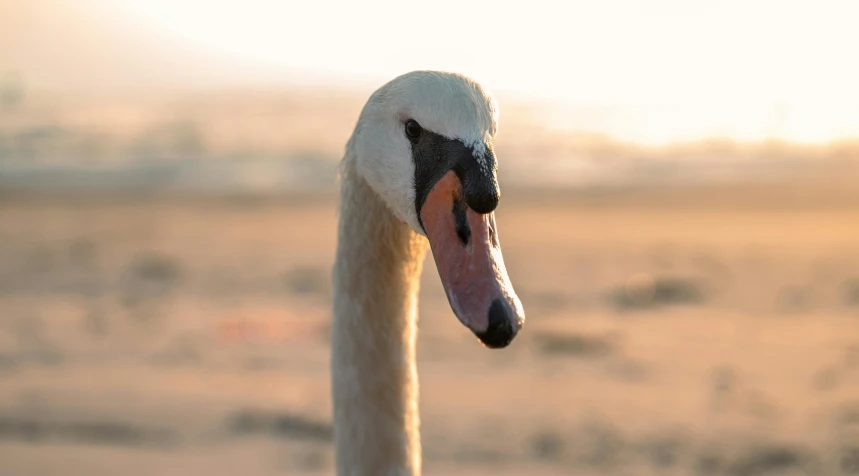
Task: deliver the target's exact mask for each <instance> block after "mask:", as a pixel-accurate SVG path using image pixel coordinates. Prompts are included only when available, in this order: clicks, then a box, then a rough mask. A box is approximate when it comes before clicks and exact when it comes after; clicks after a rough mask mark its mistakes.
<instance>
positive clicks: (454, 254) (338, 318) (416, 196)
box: [331, 70, 525, 476]
mask: <svg viewBox="0 0 859 476" xmlns="http://www.w3.org/2000/svg"><path fill="white" fill-rule="evenodd" d="M498 113H499V111H498V104H497V101H496V100H495V98H494V96H493V95H492V94H491V93H489V92H488V91H487V90H486V89H485V88H484V87H483V86H482V85H481V84H480V83H479V82H477V81H476V80H474V79H472V78H471V77H468V76H465V75H463V74H460V73H454V72H445V71H428V70H420V71H412V72H409V73H405V74H403V75H400V76H398V77H396V78H394V79H392V80H390V81H389V82H387V83H385V84H384V85H382V86H381V87H380V88H379V89H377V90H376V91H375V92H374V93H372V94H371V95H370V97H369V99H368V100H367V102H366V104H365V105H364V107H363V109H362V110H361V113H360V115H359V116H358V120H357V122H356V125H355V128H354V131H353V132H352V135H351V137H350V138H349V140H348V141H347V142H346V147H345V153H344V156H343V158H342V160H341V161H340V169H339V177H338V179H339V180H338V181H339V187H340V198H339V209H338V228H337V247H336V252H335V260H334V266H333V270H332V281H333V303H332V325H331V392H332V393H331V397H332V407H333V408H332V413H333V426H334V448H335V465H336V471H337V475H338V476H419V475H420V474H421V443H420V431H419V426H420V417H419V413H418V375H417V367H416V362H415V345H416V338H417V304H418V291H419V284H420V283H419V281H420V275H421V272H422V267H423V263H424V258H425V256H426V253H427V249H429V250H431V252H432V256H433V259H434V262H435V265H436V268H437V270H438V274H439V278H440V279H441V282H442V285H443V288H444V291H445V294H446V296H447V298H448V301H449V304H450V307H451V309H452V311H453V314H455V316H456V317H457V318H458V319H459V321H460V322H461V323H462V324H463V325H464V326H465V327H466V328H467V329H469V330H470V331H471V332H472V333H473V334H474V335H475V336H476V337H477V340H479V341H480V342H482V343H483V345H484V346H486V347H488V348H492V349H500V348H504V347H507V346H508V345H509V344H510V343H511V341H513V339H514V337H515V336H516V335H517V333H518V332H519V330H520V329H522V327H523V325H524V323H525V312H524V309H523V307H522V303H521V301H520V300H519V298H518V296H517V295H516V293H515V291H514V289H513V286H512V284H511V282H510V278H509V277H508V274H507V270H506V268H505V265H504V259H503V256H502V254H501V248H500V242H499V236H498V230H497V226H496V222H495V215H494V213H493V212H494V211H495V209H496V207H497V206H498V203H499V200H500V198H501V190H500V187H499V184H498V174H497V171H498V160H497V157H496V155H495V151H494V148H493V144H494V140H495V137H496V133H497V130H498V117H499V114H498Z"/></svg>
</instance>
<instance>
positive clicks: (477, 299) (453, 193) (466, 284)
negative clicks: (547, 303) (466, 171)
mask: <svg viewBox="0 0 859 476" xmlns="http://www.w3.org/2000/svg"><path fill="white" fill-rule="evenodd" d="M493 208H494V207H493ZM420 216H421V221H422V222H423V226H424V230H425V231H426V234H427V238H429V242H430V248H432V254H433V258H434V259H435V264H436V267H437V268H438V274H439V276H440V277H441V282H442V285H443V286H444V290H445V293H446V294H447V299H448V301H449V302H450V306H451V308H452V309H453V312H454V314H456V317H457V318H459V320H460V321H461V322H462V323H463V324H464V325H465V326H466V327H468V328H469V329H470V330H471V331H472V332H474V334H475V335H476V336H477V337H478V339H480V341H481V342H482V343H483V344H484V345H486V346H487V347H490V348H502V347H506V346H507V345H509V344H510V342H511V341H512V340H513V338H514V337H516V334H517V333H518V332H519V329H521V328H522V326H523V324H524V323H525V311H524V310H523V309H522V303H521V302H520V301H519V298H518V297H517V296H516V293H515V292H514V291H513V286H512V285H511V284H510V278H509V277H508V276H507V270H506V269H505V267H504V259H503V257H502V256H501V247H500V245H499V242H498V229H497V228H496V226H495V215H494V213H492V212H491V211H490V212H489V213H483V214H481V213H477V212H475V211H474V210H472V209H471V208H469V207H468V205H467V204H466V202H465V200H464V198H463V196H462V183H461V181H460V179H459V178H458V177H457V175H456V174H455V173H454V172H453V171H450V172H448V173H447V174H446V175H444V176H443V177H442V178H441V179H440V180H439V181H438V182H437V183H436V184H435V185H434V186H433V188H432V189H431V190H430V192H429V194H428V196H427V198H426V201H425V202H424V204H423V206H422V207H421V210H420Z"/></svg>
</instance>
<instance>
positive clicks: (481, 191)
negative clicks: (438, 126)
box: [407, 121, 501, 234]
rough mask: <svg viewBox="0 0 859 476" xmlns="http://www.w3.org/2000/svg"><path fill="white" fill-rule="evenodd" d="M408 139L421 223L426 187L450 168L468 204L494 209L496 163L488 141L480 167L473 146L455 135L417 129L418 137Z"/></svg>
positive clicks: (498, 192) (497, 194)
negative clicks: (410, 147)
mask: <svg viewBox="0 0 859 476" xmlns="http://www.w3.org/2000/svg"><path fill="white" fill-rule="evenodd" d="M407 122H408V121H407ZM409 140H410V142H411V143H412V159H413V160H414V163H415V211H417V214H418V221H419V222H420V224H421V226H423V221H422V220H421V208H422V207H423V204H424V202H425V201H426V198H427V196H428V195H429V193H430V190H432V187H433V186H434V185H435V184H436V182H438V181H439V179H441V178H442V177H444V175H445V174H446V173H448V172H449V171H451V170H453V171H454V173H456V176H457V177H459V180H460V181H461V182H462V196H463V198H464V200H465V203H466V204H467V205H468V207H469V208H471V209H472V210H474V211H475V212H477V213H482V214H483V213H490V212H492V211H493V210H495V207H497V206H498V200H499V199H500V197H501V190H500V189H499V187H498V178H497V176H496V170H497V168H498V164H497V161H496V159H495V153H494V152H493V151H492V148H491V147H490V146H489V145H488V144H487V148H486V151H485V152H484V153H483V155H482V156H481V161H482V162H483V163H484V166H483V167H481V164H480V163H479V162H478V160H477V158H475V156H474V150H473V149H472V148H471V147H468V146H466V145H465V144H464V143H463V142H462V141H461V140H459V139H448V138H447V137H444V136H442V135H439V134H436V133H434V132H432V131H429V130H427V129H421V132H420V136H419V137H417V138H414V139H413V138H411V137H409ZM469 234H470V231H469Z"/></svg>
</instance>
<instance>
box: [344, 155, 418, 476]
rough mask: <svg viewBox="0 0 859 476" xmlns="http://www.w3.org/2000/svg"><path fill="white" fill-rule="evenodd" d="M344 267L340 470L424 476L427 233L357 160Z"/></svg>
mask: <svg viewBox="0 0 859 476" xmlns="http://www.w3.org/2000/svg"><path fill="white" fill-rule="evenodd" d="M340 198H341V203H340V224H339V229H338V240H337V241H338V243H337V254H336V259H335V266H334V316H333V324H332V342H331V344H332V361H331V365H332V379H333V380H332V393H333V403H334V427H335V430H334V439H335V451H336V460H337V474H338V475H339V476H347V475H348V476H370V475H373V476H394V475H396V476H406V475H408V476H417V475H419V474H420V466H421V454H420V436H419V431H418V427H419V416H418V378H417V369H416V366H415V339H416V332H417V322H416V321H417V316H416V310H417V294H418V288H419V280H420V274H421V268H422V266H423V258H424V256H425V254H426V240H425V239H423V238H422V237H420V236H419V235H417V234H416V233H414V232H413V231H412V230H411V228H409V227H408V226H407V225H406V224H404V223H403V222H401V221H400V220H398V219H397V218H396V217H394V215H393V214H392V212H391V211H390V210H389V209H388V208H387V207H386V206H385V204H384V203H383V202H382V200H381V198H380V197H379V196H378V195H377V194H376V193H375V192H374V191H373V190H372V189H371V188H370V186H369V185H368V184H367V183H366V182H365V181H364V180H363V178H361V177H360V176H359V175H358V174H357V173H356V172H355V170H354V167H353V166H352V163H351V162H349V161H348V160H347V161H345V163H344V170H343V173H342V177H341V197H340Z"/></svg>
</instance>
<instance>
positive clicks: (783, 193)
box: [0, 0, 859, 476]
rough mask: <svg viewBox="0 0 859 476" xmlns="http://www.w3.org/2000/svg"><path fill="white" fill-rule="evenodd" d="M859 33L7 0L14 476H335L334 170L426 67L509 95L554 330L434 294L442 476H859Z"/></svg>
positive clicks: (585, 15) (425, 314) (436, 438)
mask: <svg viewBox="0 0 859 476" xmlns="http://www.w3.org/2000/svg"><path fill="white" fill-rule="evenodd" d="M857 15H859V6H856V5H855V3H854V2H850V1H817V2H810V1H808V2H789V3H788V2H776V1H769V0H760V1H757V2H739V1H733V0H730V1H723V2H704V1H697V0H696V1H679V0H654V1H650V2H638V1H633V0H609V1H604V2H585V1H578V0H575V1H570V2H566V3H565V4H563V5H561V4H559V3H556V2H545V1H542V0H532V1H529V2H524V3H523V2H516V3H509V2H508V3H502V2H453V1H446V0H438V1H434V2H429V3H427V2H392V1H386V0H373V1H366V2H332V1H320V2H315V3H311V2H271V1H269V2H266V1H262V0H244V1H242V2H220V3H218V2H203V1H199V0H174V1H170V0H149V1H142V0H139V1H138V0H76V1H72V0H29V1H26V0H0V381H2V384H0V474H2V475H4V476H5V475H10V476H19V475H70V474H73V475H95V476H98V475H113V474H122V475H150V474H158V475H172V474H176V475H178V474H183V475H185V474H206V475H212V476H217V475H227V474H254V475H274V474H289V475H299V476H303V475H330V474H333V451H332V445H331V411H330V397H329V388H330V387H329V380H328V379H329V374H328V353H329V345H328V339H329V337H328V333H329V323H330V317H331V312H330V298H331V279H330V268H331V265H332V262H333V251H334V246H335V238H336V237H335V227H336V214H335V210H336V203H337V201H336V199H337V195H336V190H337V189H336V187H337V184H336V166H337V162H338V161H339V159H340V157H341V156H342V153H343V150H344V145H345V142H346V140H347V139H348V137H349V135H350V134H351V131H352V128H353V127H354V124H355V121H356V119H357V117H358V114H359V112H360V109H361V107H362V106H363V104H364V102H365V101H366V100H367V98H368V97H369V95H370V93H372V91H373V90H375V89H376V88H377V87H379V86H380V85H381V84H383V83H384V82H386V81H388V80H390V79H392V78H393V77H395V76H397V75H399V74H402V73H404V72H407V71H411V70H414V69H441V70H448V71H458V72H462V73H465V74H468V75H471V76H473V77H475V78H476V79H478V80H480V81H481V82H483V83H484V85H485V86H486V87H487V88H489V89H490V90H491V91H493V92H494V94H495V95H496V97H497V99H498V101H499V104H500V108H501V119H500V132H499V135H498V138H497V143H496V152H497V155H498V157H499V164H500V169H499V177H500V183H501V187H502V190H503V191H504V200H502V202H501V206H500V208H499V210H498V212H497V217H498V218H497V219H498V223H499V229H500V230H499V231H500V237H501V239H502V241H503V243H504V247H503V249H504V255H505V260H506V262H507V266H508V271H509V273H510V277H511V280H512V281H513V284H514V286H515V288H516V289H517V291H518V293H519V295H520V297H521V299H522V301H523V304H524V306H525V309H526V313H527V315H528V319H529V321H528V325H527V327H526V328H525V331H524V332H523V333H521V334H520V336H519V338H518V339H517V340H516V341H515V342H514V344H513V345H512V346H511V347H510V348H509V349H506V350H504V351H502V352H489V351H487V350H485V349H484V348H482V347H481V346H480V345H479V344H477V343H476V342H475V339H474V338H473V337H472V336H471V334H470V333H469V332H468V331H467V330H466V329H465V328H464V327H462V325H460V324H459V322H458V321H457V320H456V319H455V317H454V316H453V314H452V312H451V311H450V308H449V306H448V304H447V301H446V298H445V297H444V294H443V291H442V289H441V285H440V282H439V279H438V275H437V272H436V269H435V267H434V266H432V262H431V261H430V262H429V263H428V264H427V266H426V267H425V272H424V276H423V282H422V291H421V302H420V338H419V362H418V365H419V371H420V376H421V392H422V393H421V413H422V418H423V426H422V433H423V442H424V461H425V464H424V466H425V473H426V474H427V475H442V474H462V475H485V474H492V475H538V476H539V475H568V474H577V475H591V474H593V475H597V474H599V475H615V474H617V475H692V474H701V475H738V476H743V475H757V474H768V475H770V474H771V475H775V474H778V475H790V474H802V475H807V474H819V475H842V474H843V475H849V474H859V188H857V187H856V185H855V184H856V183H857V180H859V92H857V87H856V85H857V84H859V68H857V66H856V64H855V56H856V52H855V50H856V46H857V45H859V29H857V28H856V26H855V23H856V18H857ZM463 395H470V396H472V397H475V398H468V399H463V398H462V396H463ZM478 401H479V402H480V404H479V405H478V404H477V403H476V402H478Z"/></svg>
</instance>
